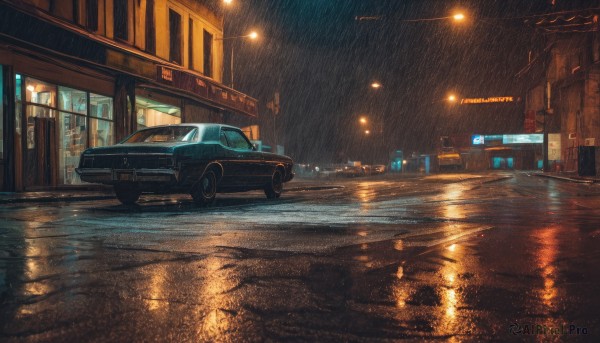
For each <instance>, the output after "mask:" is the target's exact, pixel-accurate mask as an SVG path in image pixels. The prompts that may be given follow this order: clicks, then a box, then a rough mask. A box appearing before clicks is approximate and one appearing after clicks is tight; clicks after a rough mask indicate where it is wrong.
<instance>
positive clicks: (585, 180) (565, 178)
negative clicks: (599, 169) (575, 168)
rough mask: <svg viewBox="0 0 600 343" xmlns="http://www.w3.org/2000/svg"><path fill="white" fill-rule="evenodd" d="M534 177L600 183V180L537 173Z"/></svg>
mask: <svg viewBox="0 0 600 343" xmlns="http://www.w3.org/2000/svg"><path fill="white" fill-rule="evenodd" d="M533 175H535V176H539V177H545V178H549V179H556V180H562V181H569V182H575V183H596V182H600V180H588V179H578V178H573V177H566V176H558V175H548V174H540V173H536V174H533Z"/></svg>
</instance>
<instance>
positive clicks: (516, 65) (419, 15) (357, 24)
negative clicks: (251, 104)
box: [225, 0, 591, 162]
mask: <svg viewBox="0 0 600 343" xmlns="http://www.w3.org/2000/svg"><path fill="white" fill-rule="evenodd" d="M571 4H573V2H571ZM588 4H590V5H591V2H589V1H588V2H581V3H577V4H576V5H577V6H581V8H587V7H588V6H586V5H588ZM559 5H560V4H559ZM559 9H560V8H558V7H556V6H555V7H553V6H551V5H549V2H548V1H547V0H527V1H525V0H522V1H518V0H497V1H495V0H473V1H456V2H455V1H435V0H272V1H267V0H249V1H241V0H239V1H238V2H237V4H236V6H235V7H234V8H230V9H228V11H227V12H226V13H225V35H226V36H232V35H240V34H245V33H247V32H249V31H250V30H251V29H256V30H257V31H259V32H260V34H261V40H260V41H259V42H243V41H239V42H234V44H236V46H235V48H236V50H235V51H236V56H235V78H236V88H238V89H240V90H241V91H243V92H245V93H247V94H249V95H251V96H254V97H256V98H258V99H259V100H260V104H261V115H262V116H269V115H271V114H270V113H269V111H268V110H267V109H266V107H265V105H266V103H267V102H268V100H269V99H270V98H271V97H272V94H273V93H274V92H276V91H279V92H280V93H281V113H280V115H279V117H278V118H277V119H278V123H279V125H280V128H281V135H282V136H283V137H285V138H284V143H285V146H286V154H288V155H290V156H292V157H293V158H294V159H295V160H296V161H297V162H318V161H324V162H345V161H346V160H349V159H350V160H353V159H361V158H363V159H364V158H365V156H366V155H369V154H372V151H371V150H370V149H371V148H370V147H373V146H376V143H377V142H380V141H379V138H376V137H375V136H376V135H371V136H370V137H365V135H364V134H363V131H362V130H361V128H360V125H359V124H358V118H359V116H360V115H362V114H366V115H368V116H369V118H370V119H371V122H372V128H371V129H372V130H373V131H378V130H380V127H381V126H383V129H384V132H385V136H386V138H385V142H386V145H387V147H388V149H389V150H395V149H401V150H403V151H405V153H406V152H408V153H411V152H419V153H428V152H432V151H434V150H435V147H436V144H437V141H438V140H439V136H440V135H466V134H471V133H482V134H493V133H519V132H522V130H523V110H524V108H523V101H521V102H519V103H516V104H497V105H471V106H467V105H462V106H460V105H450V104H449V103H448V102H447V101H445V100H444V99H445V98H446V97H447V96H448V94H449V93H455V94H456V95H457V96H458V97H459V98H473V97H490V96H515V97H521V96H523V94H524V92H523V91H522V85H521V84H520V83H519V81H518V80H517V79H516V77H515V74H516V73H517V72H518V71H519V70H520V69H522V68H523V67H525V66H526V64H527V61H528V52H529V50H530V47H531V45H532V42H533V40H534V39H535V38H536V37H535V35H536V33H535V31H534V30H533V29H532V28H531V27H529V26H527V25H526V24H525V23H524V20H523V18H522V17H524V16H530V15H533V14H540V13H546V12H553V11H557V10H559ZM456 10H461V11H462V12H463V13H465V15H466V16H467V17H468V19H467V20H466V21H465V22H463V23H454V22H453V21H452V20H451V19H446V20H434V21H412V20H415V19H428V18H439V17H445V16H450V15H452V14H453V13H454V12H455V11H456ZM373 15H377V16H382V17H381V18H380V19H379V20H357V19H356V17H357V16H359V17H360V16H373ZM227 48H228V47H227V46H226V47H225V49H226V51H227ZM225 63H226V64H227V63H228V55H227V56H226V61H225ZM225 69H226V70H225V81H226V83H227V81H228V80H229V76H228V75H229V74H228V70H227V68H225ZM375 80H376V81H378V82H380V83H381V84H382V85H383V87H382V88H380V89H378V90H373V89H371V88H370V84H371V83H372V82H373V81H375ZM380 123H382V124H380ZM375 140H377V141H375ZM386 153H387V152H386V151H380V152H379V153H378V155H379V156H381V157H383V156H384V155H386ZM376 155H377V154H376Z"/></svg>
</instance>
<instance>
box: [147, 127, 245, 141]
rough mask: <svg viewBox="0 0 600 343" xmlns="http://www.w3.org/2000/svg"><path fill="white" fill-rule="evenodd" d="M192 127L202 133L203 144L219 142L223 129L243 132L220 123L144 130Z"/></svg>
mask: <svg viewBox="0 0 600 343" xmlns="http://www.w3.org/2000/svg"><path fill="white" fill-rule="evenodd" d="M190 126H193V127H196V128H198V131H199V132H200V137H201V139H200V141H201V142H207V141H219V139H220V137H219V135H220V131H221V128H226V129H233V130H238V131H241V129H240V128H239V127H235V126H231V125H226V124H219V123H181V124H171V125H158V126H151V127H147V128H144V129H143V130H147V129H156V128H162V127H190Z"/></svg>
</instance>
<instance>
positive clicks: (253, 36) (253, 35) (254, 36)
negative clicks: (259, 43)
mask: <svg viewBox="0 0 600 343" xmlns="http://www.w3.org/2000/svg"><path fill="white" fill-rule="evenodd" d="M230 1H231V0H230ZM226 2H227V1H226ZM244 38H248V39H250V40H256V39H258V33H257V32H256V31H252V32H250V33H249V34H247V35H243V36H233V37H223V38H217V39H216V40H221V41H226V40H236V39H244ZM233 53H234V44H233V42H232V43H231V56H230V64H229V74H230V80H231V82H230V85H229V86H230V87H231V88H233V56H234V55H233Z"/></svg>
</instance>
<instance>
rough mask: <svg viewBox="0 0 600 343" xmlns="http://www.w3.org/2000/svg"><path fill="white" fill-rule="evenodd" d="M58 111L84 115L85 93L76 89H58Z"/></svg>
mask: <svg viewBox="0 0 600 343" xmlns="http://www.w3.org/2000/svg"><path fill="white" fill-rule="evenodd" d="M58 109H59V110H63V111H69V112H74V113H79V114H86V112H87V93H86V92H84V91H80V90H76V89H71V88H66V87H58Z"/></svg>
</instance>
